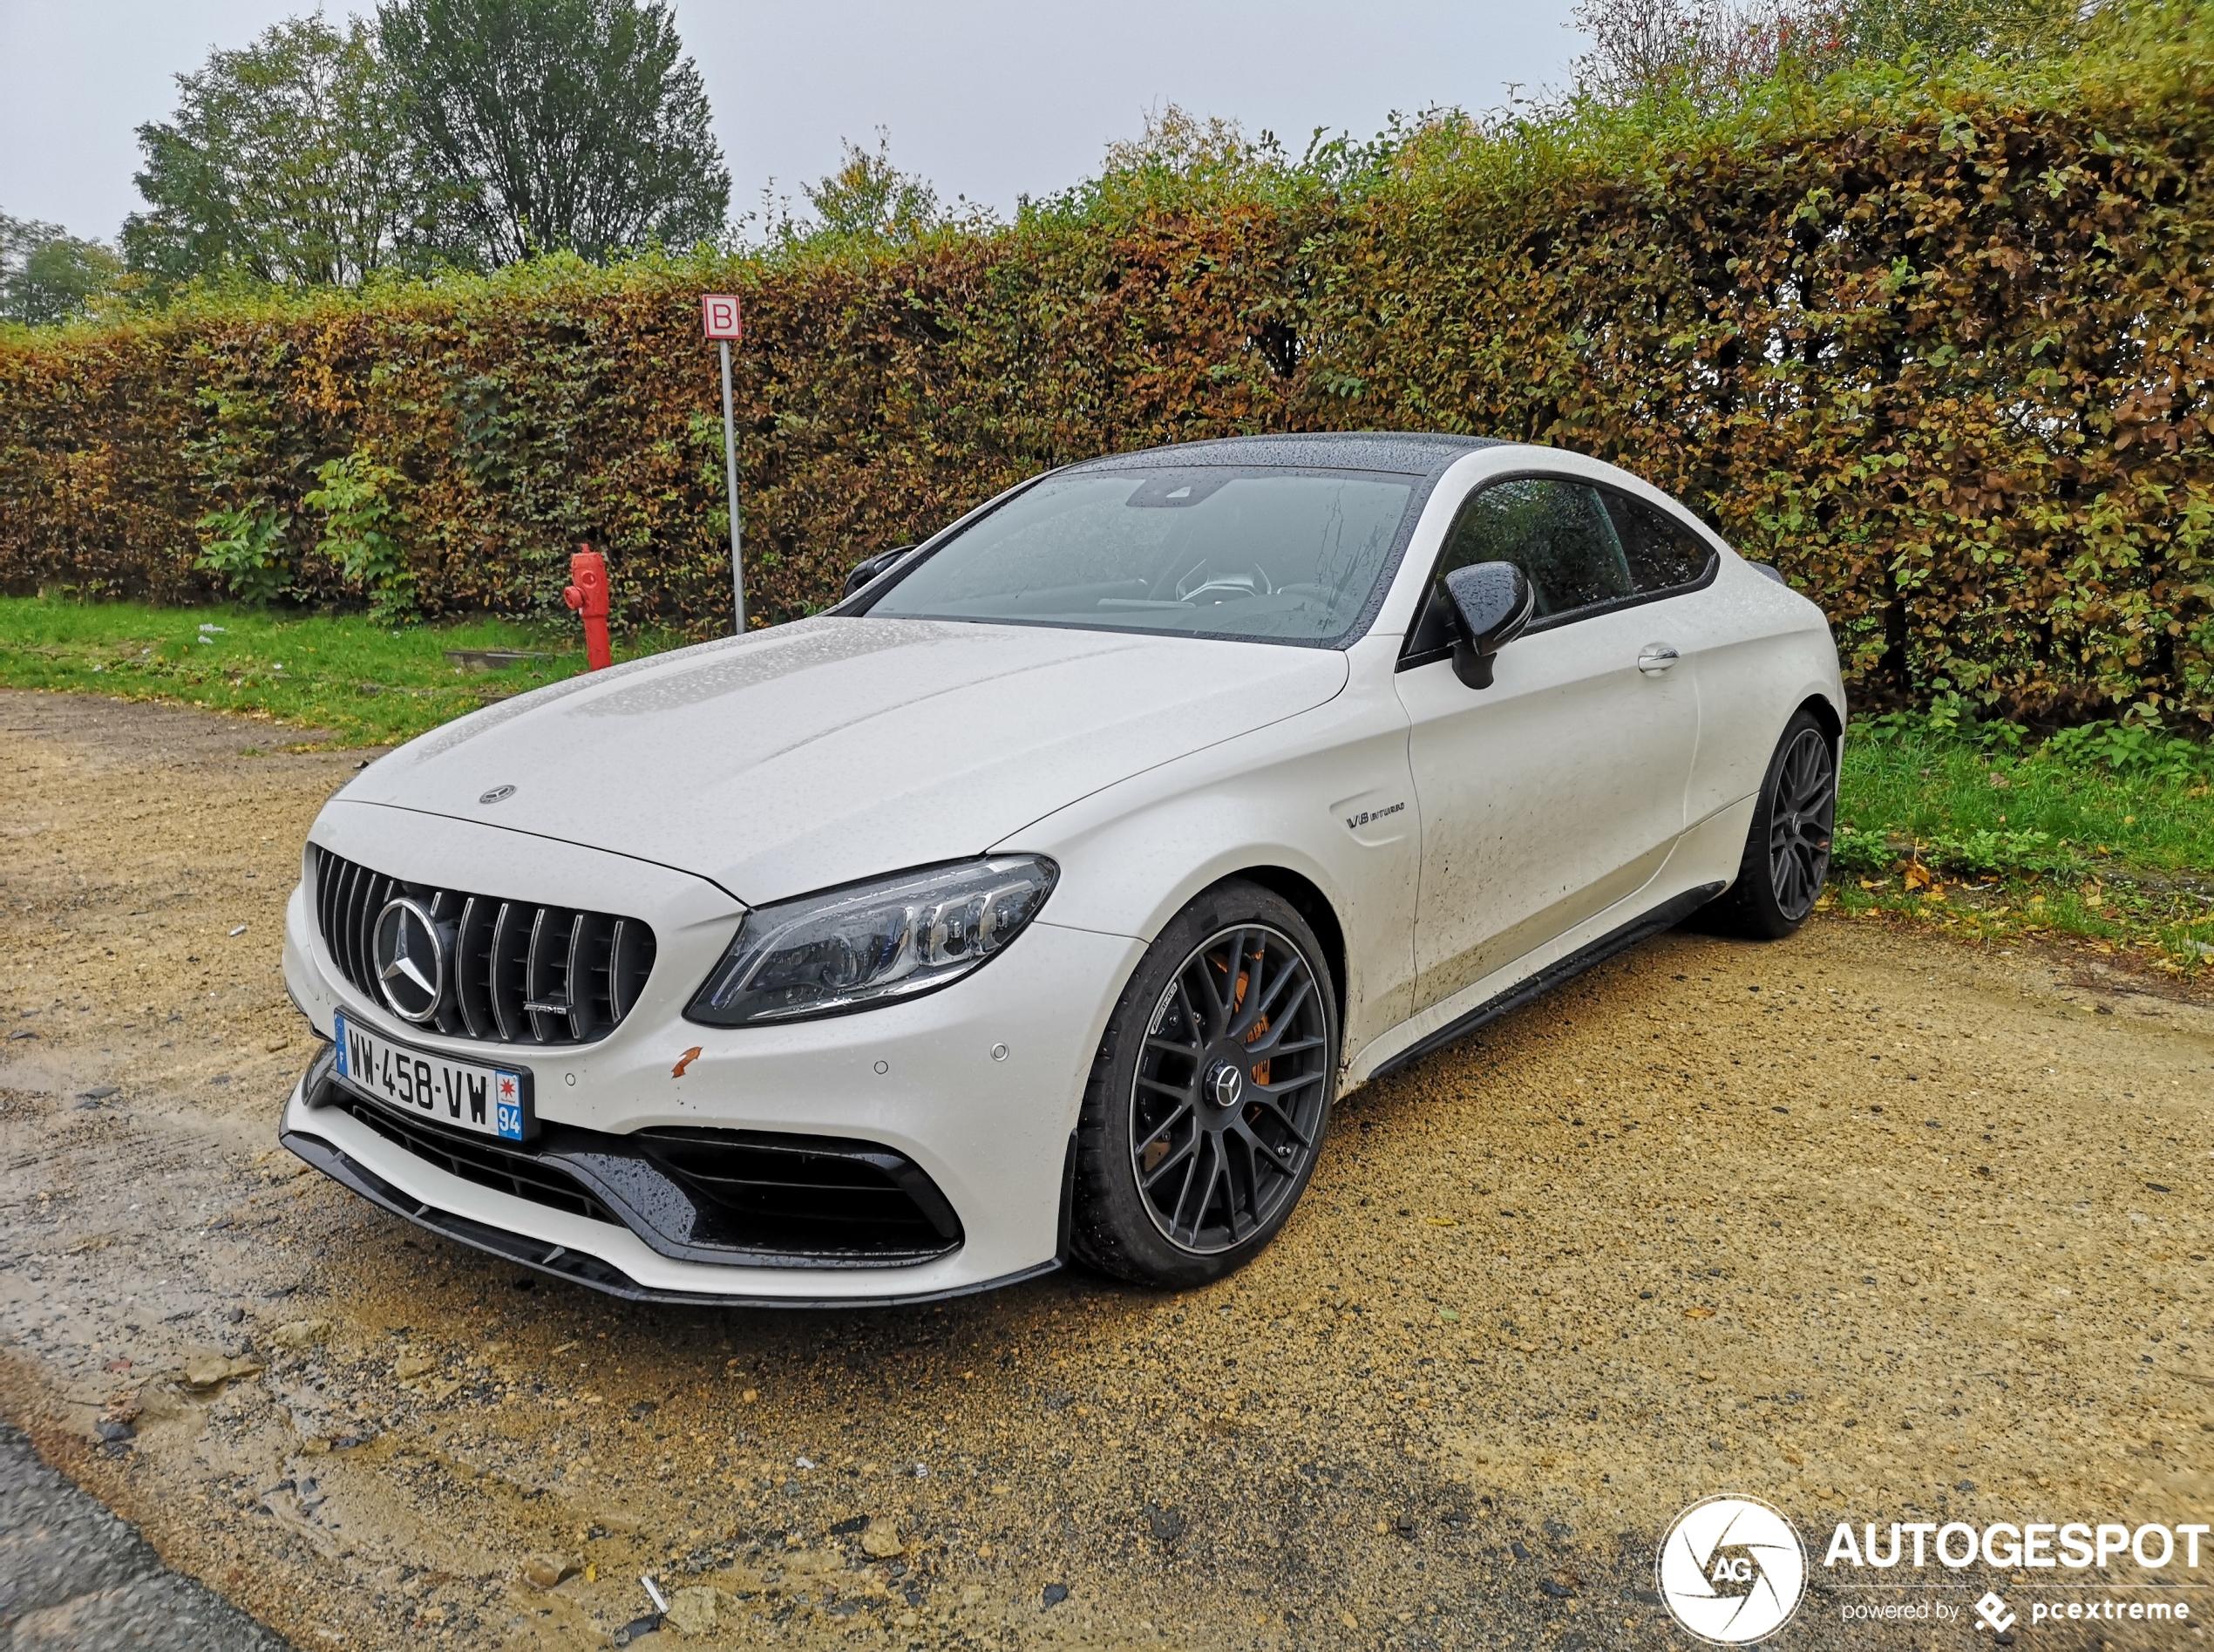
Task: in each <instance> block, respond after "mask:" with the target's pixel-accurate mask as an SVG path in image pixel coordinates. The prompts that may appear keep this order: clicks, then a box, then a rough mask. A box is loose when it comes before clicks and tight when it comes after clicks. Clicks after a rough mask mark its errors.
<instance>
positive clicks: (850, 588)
mask: <svg viewBox="0 0 2214 1652" xmlns="http://www.w3.org/2000/svg"><path fill="white" fill-rule="evenodd" d="M913 549H914V547H913V546H912V545H902V546H900V547H899V548H898V549H897V550H893V551H879V552H878V553H877V554H875V555H874V556H872V557H868V558H866V559H865V560H863V561H859V562H856V563H854V564H853V567H852V570H851V571H850V572H849V573H848V574H846V588H845V589H844V590H843V591H841V592H840V593H839V600H840V601H841V602H843V601H844V600H845V599H846V597H849V596H851V595H853V593H854V592H856V591H858V590H859V589H860V588H862V587H863V586H864V585H866V584H867V583H868V582H869V581H871V580H873V579H874V578H875V577H876V576H877V575H878V574H881V573H883V572H884V570H885V569H886V568H890V567H891V566H892V565H893V563H894V562H896V561H899V560H900V558H901V557H903V556H905V555H906V554H907V553H908V552H909V551H912V550H913Z"/></svg>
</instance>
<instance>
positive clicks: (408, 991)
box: [371, 895, 446, 1022]
mask: <svg viewBox="0 0 2214 1652" xmlns="http://www.w3.org/2000/svg"><path fill="white" fill-rule="evenodd" d="M371 944H372V946H373V948H374V951H375V955H376V959H377V990H378V991H379V992H381V993H383V994H384V1002H385V1003H388V1004H390V1005H391V1006H392V1013H393V1014H394V1015H396V1016H399V1017H400V1018H401V1019H402V1020H404V1021H415V1022H423V1021H428V1020H430V1018H431V1016H435V1015H436V1014H438V1005H439V1003H441V1002H442V1001H443V1000H444V999H445V995H446V943H445V936H444V935H440V934H439V933H438V925H437V924H436V923H434V922H433V921H431V914H429V913H428V912H426V911H424V909H423V906H422V903H421V902H420V901H411V900H410V899H409V898H408V897H407V896H405V895H401V896H398V897H397V898H396V899H394V900H391V901H386V902H385V903H384V910H383V911H381V912H379V913H378V914H377V928H376V931H375V934H374V937H373V940H372V943H371Z"/></svg>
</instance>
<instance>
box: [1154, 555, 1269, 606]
mask: <svg viewBox="0 0 2214 1652" xmlns="http://www.w3.org/2000/svg"><path fill="white" fill-rule="evenodd" d="M1201 566H1202V567H1204V566H1205V564H1202V565H1201ZM1194 571H1195V572H1196V571H1197V570H1196V569H1195V570H1194ZM1210 591H1220V592H1222V593H1224V594H1225V595H1234V596H1273V595H1276V587H1275V585H1274V584H1273V582H1272V581H1270V579H1269V577H1268V570H1267V568H1263V567H1261V565H1260V563H1258V562H1255V563H1254V564H1253V568H1252V571H1251V572H1250V573H1246V574H1212V575H1210V576H1208V577H1207V578H1206V579H1205V581H1203V582H1202V583H1200V584H1199V585H1195V586H1193V587H1192V588H1191V589H1190V590H1188V591H1186V590H1181V589H1179V590H1178V592H1177V594H1176V598H1177V601H1178V602H1198V601H1199V599H1200V598H1201V597H1203V596H1205V595H1207V594H1208V593H1209V592H1210ZM1218 600H1219V599H1218Z"/></svg>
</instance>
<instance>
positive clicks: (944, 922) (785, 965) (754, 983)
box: [684, 855, 1057, 1027]
mask: <svg viewBox="0 0 2214 1652" xmlns="http://www.w3.org/2000/svg"><path fill="white" fill-rule="evenodd" d="M1056 875H1057V868H1056V867H1055V866H1054V864H1053V862H1052V861H1050V860H1039V859H1036V857H1034V856H1030V855H999V856H995V857H993V858H992V859H989V860H961V861H957V862H955V863H954V865H952V866H944V867H927V868H925V869H924V870H922V871H920V872H902V873H900V874H896V875H895V876H893V877H889V878H879V879H878V880H875V881H873V882H871V883H863V884H856V885H852V886H851V887H847V888H844V889H832V890H829V891H826V892H825V893H824V894H810V895H802V896H800V897H799V898H798V900H796V901H780V902H778V904H777V905H775V906H772V907H757V908H754V909H753V910H752V911H750V912H748V913H747V914H745V919H744V922H742V923H740V924H739V926H738V934H737V939H736V940H734V941H733V942H730V951H729V952H727V953H725V954H724V955H723V962H720V963H718V964H717V965H716V967H715V973H714V974H713V975H711V976H709V977H708V978H707V981H706V982H705V984H703V986H702V987H701V988H700V989H699V991H698V992H697V993H696V994H695V995H694V996H693V998H692V1002H691V1003H690V1005H689V1007H687V1009H686V1010H685V1011H684V1017H685V1019H686V1020H688V1021H697V1022H703V1023H706V1024H707V1025H708V1026H710V1027H738V1026H744V1025H746V1024H748V1023H753V1022H761V1021H798V1020H803V1019H805V1017H807V1016H834V1015H839V1014H841V1013H843V1012H845V1011H846V1010H867V1009H872V1008H873V1007H874V1006H876V1005H878V1004H880V1003H891V1002H892V1001H893V1000H894V999H898V998H912V997H913V996H915V995H916V994H917V993H923V992H932V991H935V990H936V989H938V988H940V987H943V986H946V985H948V984H950V983H951V982H955V981H958V980H960V979H961V976H965V975H967V974H968V972H969V971H970V970H972V969H975V968H977V967H978V966H979V965H980V964H981V963H982V962H984V961H985V960H986V959H987V958H989V957H990V956H991V955H993V954H994V953H995V952H998V951H999V950H1000V949H1001V948H1003V947H1005V946H1006V945H1007V943H1008V942H1010V941H1012V940H1014V939H1015V935H1017V934H1019V933H1020V932H1021V931H1022V926H1023V925H1024V924H1026V923H1028V922H1029V921H1030V920H1031V919H1032V918H1034V917H1036V915H1037V912H1038V908H1040V907H1042V906H1043V905H1044V904H1045V898H1046V896H1047V894H1049V893H1050V892H1051V890H1052V888H1053V880H1054V878H1055V877H1056Z"/></svg>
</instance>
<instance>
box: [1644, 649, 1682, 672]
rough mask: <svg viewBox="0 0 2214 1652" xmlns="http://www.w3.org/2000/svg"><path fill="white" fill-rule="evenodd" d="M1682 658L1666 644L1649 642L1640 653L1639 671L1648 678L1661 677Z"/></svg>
mask: <svg viewBox="0 0 2214 1652" xmlns="http://www.w3.org/2000/svg"><path fill="white" fill-rule="evenodd" d="M1682 657H1683V656H1681V655H1680V654H1678V653H1677V652H1676V651H1675V649H1672V648H1670V647H1669V646H1668V645H1667V643H1666V642H1648V643H1647V644H1646V645H1645V647H1644V648H1643V649H1640V651H1639V653H1638V670H1640V671H1642V672H1644V673H1645V674H1646V675H1647V676H1660V675H1661V672H1663V671H1665V670H1668V669H1669V668H1670V667H1671V666H1673V665H1674V664H1675V663H1676V662H1677V661H1678V660H1679V659H1681V658H1682Z"/></svg>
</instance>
